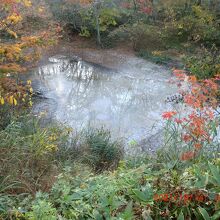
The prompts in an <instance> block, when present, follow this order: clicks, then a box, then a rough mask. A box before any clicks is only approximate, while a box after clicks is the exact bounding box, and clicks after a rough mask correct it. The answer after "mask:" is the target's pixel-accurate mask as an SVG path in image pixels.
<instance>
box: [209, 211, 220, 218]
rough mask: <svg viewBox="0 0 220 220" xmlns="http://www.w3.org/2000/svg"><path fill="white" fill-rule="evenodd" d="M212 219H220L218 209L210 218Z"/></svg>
mask: <svg viewBox="0 0 220 220" xmlns="http://www.w3.org/2000/svg"><path fill="white" fill-rule="evenodd" d="M211 219H212V220H217V219H220V211H217V212H216V213H215V214H214V215H213V216H212V218H211Z"/></svg>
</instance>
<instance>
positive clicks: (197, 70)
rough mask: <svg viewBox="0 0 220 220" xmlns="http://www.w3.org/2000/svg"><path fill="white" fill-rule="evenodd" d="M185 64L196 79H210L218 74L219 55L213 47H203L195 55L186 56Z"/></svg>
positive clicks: (219, 65) (219, 69)
mask: <svg viewBox="0 0 220 220" xmlns="http://www.w3.org/2000/svg"><path fill="white" fill-rule="evenodd" d="M185 63H186V67H187V68H188V69H189V71H190V73H191V74H192V75H195V76H196V77H197V78H198V79H206V78H212V77H214V76H215V75H216V74H218V73H219V72H220V53H219V50H218V49H217V48H216V47H215V46H213V47H212V48H211V49H208V48H205V47H203V48H202V49H201V50H200V52H199V53H197V55H193V56H186V57H185Z"/></svg>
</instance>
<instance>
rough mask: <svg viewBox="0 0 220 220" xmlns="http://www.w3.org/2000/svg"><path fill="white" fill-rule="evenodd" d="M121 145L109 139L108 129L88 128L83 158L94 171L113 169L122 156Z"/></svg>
mask: <svg viewBox="0 0 220 220" xmlns="http://www.w3.org/2000/svg"><path fill="white" fill-rule="evenodd" d="M122 152H123V151H122V145H121V144H120V143H119V142H118V141H112V140H111V134H110V132H109V131H106V130H104V129H103V128H101V129H92V128H90V129H89V130H88V131H87V132H86V134H85V147H84V148H83V154H84V156H83V158H84V161H85V162H86V163H88V164H89V165H91V166H92V167H93V168H94V170H95V171H96V172H101V171H104V170H109V169H114V168H116V167H117V166H118V163H119V161H120V159H121V158H122Z"/></svg>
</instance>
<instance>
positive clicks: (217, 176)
mask: <svg viewBox="0 0 220 220" xmlns="http://www.w3.org/2000/svg"><path fill="white" fill-rule="evenodd" d="M209 168H210V170H211V172H212V175H213V176H214V178H215V180H216V181H217V183H218V184H220V172H219V170H218V169H217V167H215V166H214V165H213V164H211V163H209Z"/></svg>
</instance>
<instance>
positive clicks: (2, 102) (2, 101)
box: [0, 97, 5, 105]
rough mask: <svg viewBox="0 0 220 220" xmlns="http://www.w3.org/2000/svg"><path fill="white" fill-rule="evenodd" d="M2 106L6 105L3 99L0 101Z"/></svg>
mask: <svg viewBox="0 0 220 220" xmlns="http://www.w3.org/2000/svg"><path fill="white" fill-rule="evenodd" d="M0 102H1V104H2V105H4V104H5V100H4V98H3V97H1V100H0Z"/></svg>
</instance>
